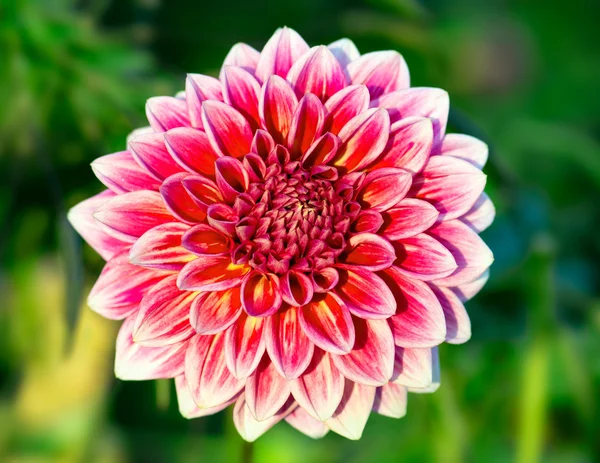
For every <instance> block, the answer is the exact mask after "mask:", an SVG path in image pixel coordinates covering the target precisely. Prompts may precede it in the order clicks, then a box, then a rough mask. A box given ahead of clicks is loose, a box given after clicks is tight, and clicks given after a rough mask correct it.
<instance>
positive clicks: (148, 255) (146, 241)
mask: <svg viewBox="0 0 600 463" xmlns="http://www.w3.org/2000/svg"><path fill="white" fill-rule="evenodd" d="M189 228H190V227H189V226H187V225H185V224H183V223H179V222H172V223H165V224H163V225H159V226H158V227H154V228H152V229H150V230H148V231H147V232H146V233H144V234H143V235H142V236H141V237H140V238H139V239H138V240H137V241H136V242H135V244H134V245H133V246H132V247H131V250H130V251H129V260H130V262H131V263H132V264H135V265H140V266H142V267H146V268H154V269H158V270H175V271H177V270H180V269H181V268H183V266H184V265H185V264H187V263H188V262H189V261H190V260H192V259H194V256H193V255H192V254H190V252H189V251H187V250H186V249H184V248H183V247H182V246H181V239H182V237H183V234H184V233H185V232H186V231H187V230H189Z"/></svg>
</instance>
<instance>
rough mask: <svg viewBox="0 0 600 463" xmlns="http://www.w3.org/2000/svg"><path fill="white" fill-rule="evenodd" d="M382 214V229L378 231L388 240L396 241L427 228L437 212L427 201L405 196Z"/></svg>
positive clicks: (434, 220) (435, 217)
mask: <svg viewBox="0 0 600 463" xmlns="http://www.w3.org/2000/svg"><path fill="white" fill-rule="evenodd" d="M382 215H383V229H382V230H380V232H379V233H380V234H381V235H383V236H384V237H385V238H387V239H388V240H390V241H396V240H401V239H403V238H410V237H411V236H415V235H418V234H419V233H422V232H424V231H426V230H428V229H429V228H430V227H431V226H432V225H433V224H434V223H435V222H436V220H437V218H438V216H439V213H438V211H437V209H436V208H435V207H433V206H432V205H431V204H430V203H428V202H427V201H421V200H420V199H414V198H405V199H403V200H402V201H400V202H399V203H398V204H396V205H395V206H394V207H392V208H391V209H388V210H387V211H385V212H384V213H383V214H382Z"/></svg>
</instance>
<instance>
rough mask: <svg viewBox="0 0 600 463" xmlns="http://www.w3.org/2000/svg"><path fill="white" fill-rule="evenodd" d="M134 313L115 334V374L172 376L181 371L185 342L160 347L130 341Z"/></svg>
mask: <svg viewBox="0 0 600 463" xmlns="http://www.w3.org/2000/svg"><path fill="white" fill-rule="evenodd" d="M134 322H135V316H131V317H129V318H127V319H126V320H125V321H124V322H123V324H122V325H121V329H120V330H119V334H118V336H117V349H116V350H117V351H116V354H115V376H116V377H117V378H119V379H122V380H125V381H142V380H148V379H159V378H174V377H176V376H179V375H181V374H182V373H183V362H184V357H185V351H186V348H187V345H188V341H182V342H178V343H176V344H170V345H167V346H162V347H145V346H141V345H139V344H137V343H135V342H133V337H132V330H133V324H134Z"/></svg>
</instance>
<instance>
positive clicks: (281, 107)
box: [259, 76, 298, 144]
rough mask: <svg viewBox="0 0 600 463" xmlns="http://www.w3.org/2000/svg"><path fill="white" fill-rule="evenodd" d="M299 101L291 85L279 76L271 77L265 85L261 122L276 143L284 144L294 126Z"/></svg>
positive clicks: (262, 96) (260, 106) (261, 101)
mask: <svg viewBox="0 0 600 463" xmlns="http://www.w3.org/2000/svg"><path fill="white" fill-rule="evenodd" d="M297 105H298V99H297V98H296V94H295V93H294V90H293V89H292V87H290V84H289V83H287V82H286V81H285V80H283V79H282V78H281V77H278V76H271V77H269V80H268V81H267V83H266V84H265V85H263V89H262V93H261V96H260V103H259V111H260V120H261V124H262V126H263V128H264V129H266V130H267V131H268V132H269V133H270V134H271V136H272V137H273V139H274V140H275V143H279V144H282V143H283V142H284V141H285V139H286V137H287V134H288V132H289V130H290V127H291V125H292V118H293V116H294V111H295V109H296V106H297Z"/></svg>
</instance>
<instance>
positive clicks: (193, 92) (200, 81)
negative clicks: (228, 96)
mask: <svg viewBox="0 0 600 463" xmlns="http://www.w3.org/2000/svg"><path fill="white" fill-rule="evenodd" d="M185 97H186V100H187V105H188V112H189V114H190V122H191V126H192V127H198V128H202V127H203V126H204V125H203V123H202V102H204V101H206V100H216V101H223V86H222V85H221V82H219V80H218V79H215V78H214V77H210V76H205V75H202V74H188V75H187V79H186V81H185Z"/></svg>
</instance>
